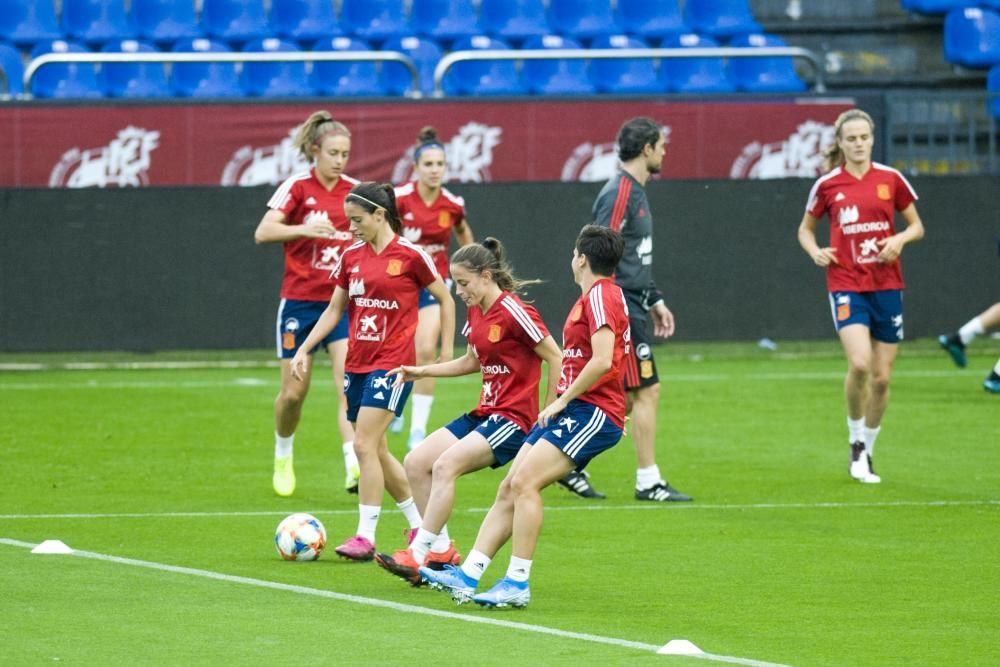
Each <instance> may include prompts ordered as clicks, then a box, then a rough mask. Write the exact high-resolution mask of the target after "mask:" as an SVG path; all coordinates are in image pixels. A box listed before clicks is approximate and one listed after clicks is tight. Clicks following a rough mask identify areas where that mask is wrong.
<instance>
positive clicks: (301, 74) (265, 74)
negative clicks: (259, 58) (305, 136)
mask: <svg viewBox="0 0 1000 667" xmlns="http://www.w3.org/2000/svg"><path fill="white" fill-rule="evenodd" d="M243 50H244V51H246V52H254V53H262V52H263V53H281V52H288V51H293V52H294V51H301V50H302V49H300V48H299V47H298V45H297V44H296V43H295V42H291V41H288V40H284V39H278V38H277V37H268V38H266V39H258V40H254V41H253V42H250V43H249V44H247V45H246V46H244V47H243ZM306 69H307V68H306V63H305V61H301V62H294V63H293V62H286V63H244V64H243V73H242V74H241V77H240V83H241V84H242V86H243V92H244V93H246V94H247V95H249V96H251V97H308V96H310V95H315V94H316V93H315V91H314V90H313V89H312V87H311V86H310V85H309V82H308V79H309V74H308V72H307V71H306Z"/></svg>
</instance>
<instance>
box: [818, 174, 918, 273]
mask: <svg viewBox="0 0 1000 667" xmlns="http://www.w3.org/2000/svg"><path fill="white" fill-rule="evenodd" d="M916 199H917V193H916V192H914V191H913V188H912V187H910V184H909V183H908V182H907V180H906V178H904V177H903V175H902V174H901V173H899V172H898V171H896V170H895V169H893V168H892V167H887V166H885V165H883V164H878V163H877V162H873V163H872V166H871V169H869V170H868V171H867V172H866V173H865V175H864V176H862V177H861V178H855V177H854V176H852V175H851V174H849V173H847V171H846V170H845V169H844V168H843V167H837V168H836V169H834V170H833V171H831V172H830V173H828V174H826V175H825V176H822V177H821V178H820V179H819V180H817V181H816V183H815V184H813V186H812V190H810V191H809V203H808V204H807V206H806V211H807V212H808V213H809V215H812V216H814V217H816V218H822V217H823V214H824V213H828V214H829V215H830V247H832V248H836V250H837V262H838V263H837V264H830V266H829V267H827V271H826V286H827V289H828V290H829V291H831V292H840V291H843V292H875V291H878V290H890V289H903V272H902V270H901V269H900V265H899V260H898V259H897V260H896V261H894V262H891V263H889V264H883V263H881V262H879V261H878V254H879V252H880V251H881V248H880V247H879V245H878V242H879V241H880V240H881V239H885V238H888V237H890V236H892V235H893V234H895V233H896V231H895V225H894V224H893V220H894V218H895V213H896V211H902V210H903V209H904V208H906V207H907V206H909V205H910V204H912V203H913V202H914V201H916Z"/></svg>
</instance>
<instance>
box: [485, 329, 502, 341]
mask: <svg viewBox="0 0 1000 667" xmlns="http://www.w3.org/2000/svg"><path fill="white" fill-rule="evenodd" d="M502 334H503V330H502V329H501V328H500V325H499V324H491V325H490V331H489V333H488V334H486V340H488V341H490V342H491V343H497V342H499V341H500V336H501V335H502Z"/></svg>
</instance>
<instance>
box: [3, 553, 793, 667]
mask: <svg viewBox="0 0 1000 667" xmlns="http://www.w3.org/2000/svg"><path fill="white" fill-rule="evenodd" d="M0 544H6V545H8V546H12V547H22V548H25V549H34V548H35V547H36V546H38V545H37V544H32V543H30V542H22V541H20V540H12V539H8V538H0ZM72 555H73V556H77V557H79V558H88V559H91V560H97V561H103V562H106V563H115V564H118V565H129V566H132V567H140V568H144V569H147V570H157V571H160V572H170V573H172V574H183V575H187V576H191V577H200V578H203V579H212V580H214V581H222V582H225V583H230V584H243V585H245V586H256V587H258V588H269V589H272V590H278V591H285V592H288V593H298V594H300V595H311V596H315V597H321V598H326V599H330V600H338V601H340V602H350V603H353V604H361V605H366V606H369V607H380V608H383V609H391V610H392V611H397V612H402V613H406V614H422V615H424V616H433V617H436V618H444V619H448V620H453V621H463V622H466V623H479V624H481V625H492V626H495V627H502V628H508V629H511V630H521V631H523V632H532V633H535V634H542V635H550V636H554V637H561V638H563V639H575V640H580V641H586V642H592V643H596V644H607V645H610V646H619V647H622V648H628V649H635V650H638V651H658V650H659V649H660V647H659V646H657V645H655V644H644V643H642V642H634V641H629V640H627V639H618V638H616V637H603V636H601V635H592V634H589V633H585V632H571V631H569V630H559V629H557V628H549V627H546V626H544V625H534V624H531V623H518V622H516V621H506V620H503V619H497V618H488V617H484V616H475V615H470V614H458V613H455V612H450V611H440V610H437V609H428V608H425V607H418V606H416V605H410V604H401V603H399V602H391V601H389V600H379V599H378V598H368V597H362V596H360V595H347V594H345V593H337V592H335V591H328V590H323V589H319V588H309V587H307V586H295V585H292V584H283V583H279V582H276V581H266V580H264V579H254V578H252V577H239V576H235V575H231V574H223V573H221V572H212V571H210V570H200V569H197V568H193V567H181V566H178V565H167V564H165V563H154V562H151V561H145V560H137V559H135V558H122V557H120V556H110V555H107V554H100V553H95V552H93V551H78V550H74V551H73V554H72ZM693 657H698V658H701V659H704V660H710V661H714V662H727V663H731V664H736V665H747V666H748V667H785V666H784V665H781V664H779V663H773V662H762V661H759V660H751V659H748V658H739V657H734V656H727V655H715V654H712V653H705V654H704V655H698V656H693Z"/></svg>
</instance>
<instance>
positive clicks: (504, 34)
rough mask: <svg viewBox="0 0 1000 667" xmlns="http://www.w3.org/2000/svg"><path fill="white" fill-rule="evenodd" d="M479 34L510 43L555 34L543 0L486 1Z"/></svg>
mask: <svg viewBox="0 0 1000 667" xmlns="http://www.w3.org/2000/svg"><path fill="white" fill-rule="evenodd" d="M479 32H480V33H482V34H484V35H490V36H492V37H497V38H499V39H502V40H505V41H507V42H513V43H520V42H521V41H523V40H525V39H528V38H529V37H541V36H542V35H548V34H550V33H552V30H551V29H550V28H549V19H548V16H547V15H546V14H545V4H544V3H543V1H542V0H482V4H480V6H479Z"/></svg>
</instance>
